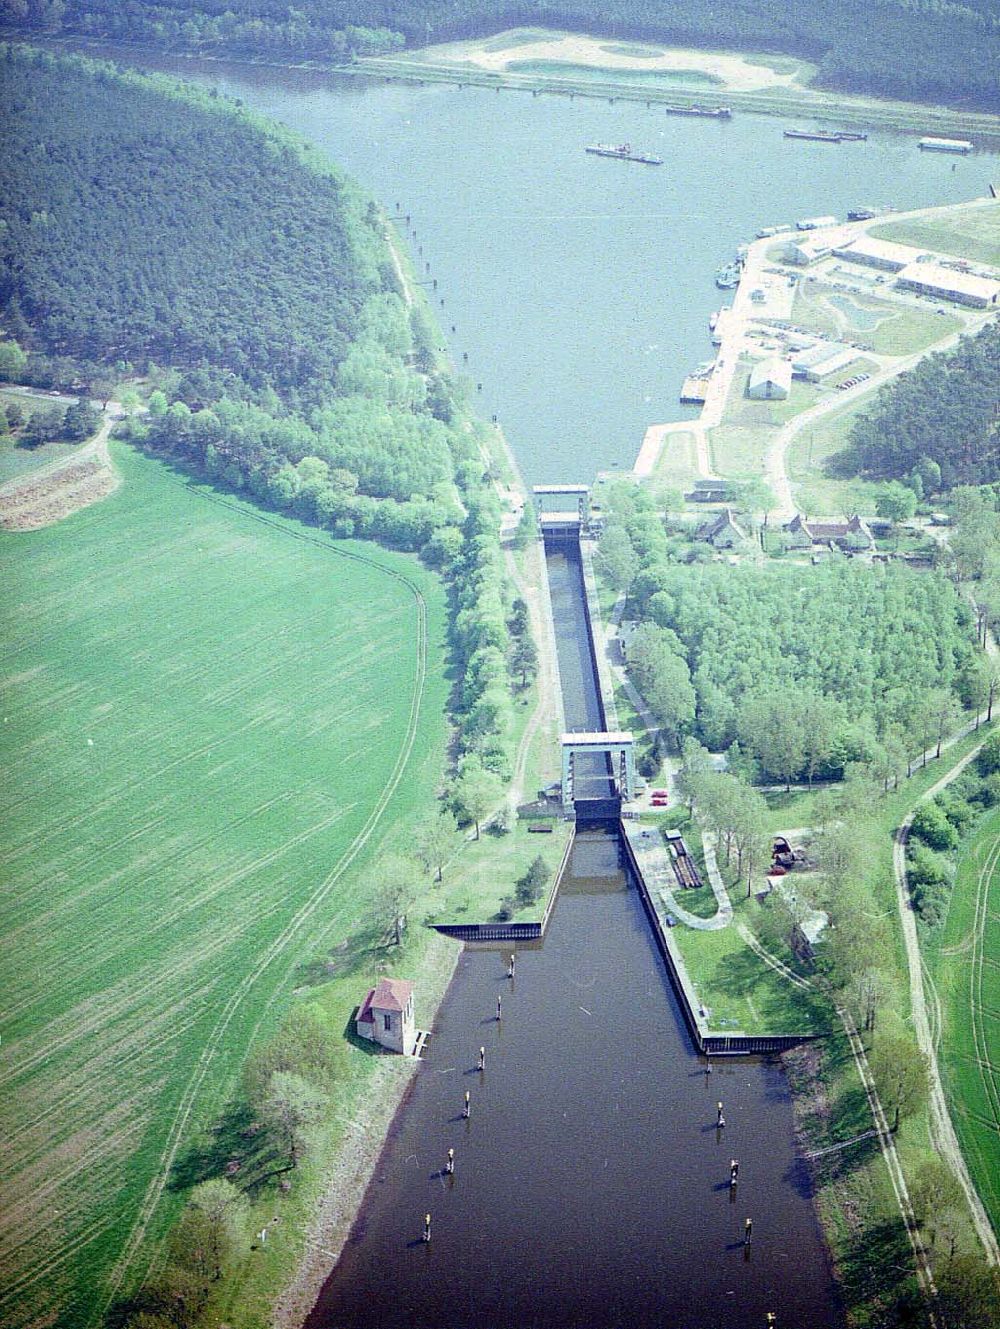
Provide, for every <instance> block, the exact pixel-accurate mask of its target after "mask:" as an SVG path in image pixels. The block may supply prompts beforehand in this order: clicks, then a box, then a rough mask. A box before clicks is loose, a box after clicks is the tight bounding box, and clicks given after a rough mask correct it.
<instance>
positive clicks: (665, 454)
mask: <svg viewBox="0 0 1000 1329" xmlns="http://www.w3.org/2000/svg"><path fill="white" fill-rule="evenodd" d="M697 477H698V459H697V456H696V455H695V441H694V435H693V434H692V433H691V431H690V430H689V429H675V430H672V431H671V432H670V433H669V434H667V435H665V436H664V439H663V447H662V448H661V450H660V456H659V458H658V460H657V463H656V469H655V470H654V472H653V476H652V484H653V486H654V487H655V486H657V485H661V486H666V487H669V488H675V489H686V488H687V487H688V485H690V484H691V483H692V481H694V480H696V479H697Z"/></svg>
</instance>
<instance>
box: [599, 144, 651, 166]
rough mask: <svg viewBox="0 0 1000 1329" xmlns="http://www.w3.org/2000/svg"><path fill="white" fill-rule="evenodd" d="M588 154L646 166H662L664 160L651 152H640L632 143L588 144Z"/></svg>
mask: <svg viewBox="0 0 1000 1329" xmlns="http://www.w3.org/2000/svg"><path fill="white" fill-rule="evenodd" d="M586 150H587V152H590V153H592V154H593V155H594V156H595V157H614V158H615V159H616V160H617V161H622V162H642V163H643V164H644V165H646V166H662V165H663V158H662V157H656V156H654V155H653V153H651V152H639V151H638V150H636V149H633V147H632V144H631V143H617V144H616V143H588V144H587V149H586Z"/></svg>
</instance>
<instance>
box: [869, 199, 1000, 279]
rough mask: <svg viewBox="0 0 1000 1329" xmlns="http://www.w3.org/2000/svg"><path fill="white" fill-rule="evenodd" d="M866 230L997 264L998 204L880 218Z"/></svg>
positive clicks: (999, 259) (999, 250) (999, 245)
mask: <svg viewBox="0 0 1000 1329" xmlns="http://www.w3.org/2000/svg"><path fill="white" fill-rule="evenodd" d="M870 234H871V235H873V236H876V237H877V238H878V239H880V240H890V241H894V242H896V243H898V244H903V245H914V246H915V247H916V248H918V249H932V250H937V251H938V252H939V253H943V254H952V255H954V256H955V257H956V258H967V259H970V260H971V261H972V262H975V263H989V264H992V265H993V266H994V267H996V266H998V265H1000V204H998V205H996V206H993V207H989V208H975V209H971V208H970V209H969V211H968V212H961V213H957V214H956V213H952V214H951V215H949V216H945V217H937V218H935V217H923V218H915V219H914V220H913V221H890V222H884V223H883V224H882V225H880V226H876V227H875V228H874V229H873V230H872V231H871V232H870Z"/></svg>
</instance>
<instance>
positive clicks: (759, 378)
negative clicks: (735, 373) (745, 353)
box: [747, 356, 792, 401]
mask: <svg viewBox="0 0 1000 1329" xmlns="http://www.w3.org/2000/svg"><path fill="white" fill-rule="evenodd" d="M791 389H792V362H791V361H790V360H783V359H781V358H780V357H779V356H774V357H773V358H772V359H770V360H761V361H760V363H759V364H756V365H754V367H753V369H752V370H751V371H750V380H749V382H748V383H747V396H748V397H752V398H753V399H754V400H755V401H783V400H784V399H785V398H786V397H787V396H788V394H789V392H790V391H791Z"/></svg>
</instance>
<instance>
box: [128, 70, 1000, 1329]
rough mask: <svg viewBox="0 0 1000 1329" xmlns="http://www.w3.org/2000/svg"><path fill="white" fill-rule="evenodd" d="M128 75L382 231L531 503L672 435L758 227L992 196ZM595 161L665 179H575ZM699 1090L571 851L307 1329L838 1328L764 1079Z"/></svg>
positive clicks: (454, 103)
mask: <svg viewBox="0 0 1000 1329" xmlns="http://www.w3.org/2000/svg"><path fill="white" fill-rule="evenodd" d="M150 63H152V62H150ZM156 63H157V65H158V67H160V68H168V69H174V70H177V71H178V72H182V73H183V74H184V75H185V76H187V77H191V78H194V79H196V80H197V81H199V82H202V83H205V84H209V85H212V86H217V87H218V88H220V90H223V91H225V92H227V93H229V94H231V95H233V96H237V97H240V98H242V99H243V100H244V101H245V102H246V103H247V104H248V105H250V106H252V107H253V108H254V109H255V110H258V111H262V112H264V113H266V114H268V115H270V116H272V117H274V118H276V119H278V120H280V121H283V122H284V123H286V124H288V125H291V126H292V127H294V128H296V129H298V130H300V131H301V132H302V133H304V134H305V135H306V136H307V137H309V138H310V139H312V140H313V141H314V142H316V143H318V144H319V145H321V146H322V147H323V148H325V149H327V150H329V152H330V154H331V155H332V156H333V157H334V158H336V159H337V160H338V161H339V162H341V163H342V164H343V165H344V166H345V167H346V168H347V169H348V170H349V171H350V172H351V173H352V174H353V175H355V176H356V177H357V178H358V179H359V180H360V181H361V182H362V183H363V184H364V185H365V186H366V187H367V188H368V189H369V190H371V191H372V192H373V193H374V194H376V195H377V196H378V197H379V199H380V200H381V201H382V202H383V204H384V206H385V208H386V210H387V212H388V213H390V214H396V213H397V211H398V212H399V214H400V215H401V216H402V215H405V214H407V213H408V214H409V215H410V218H411V225H410V228H409V230H408V231H407V234H409V235H410V239H411V248H412V252H413V257H414V261H415V263H416V265H417V266H418V268H419V270H420V273H421V275H422V276H426V277H427V279H428V280H433V279H436V280H437V282H438V287H437V290H436V291H435V292H434V293H433V298H434V300H435V301H436V302H438V303H437V308H438V315H439V318H440V319H441V322H442V324H443V326H444V329H445V333H446V335H448V336H449V337H450V342H451V347H452V351H453V354H454V357H455V360H456V362H457V363H462V362H463V361H462V356H463V353H464V354H466V355H467V356H468V371H469V373H470V374H471V375H472V377H473V380H474V382H477V383H479V384H481V389H480V391H479V394H477V395H478V396H479V404H480V407H481V409H482V411H483V412H484V413H485V414H487V415H489V414H492V413H496V414H497V415H498V416H499V418H500V420H501V422H502V423H503V425H504V428H505V432H506V434H507V437H508V438H509V440H510V441H511V443H512V445H513V447H514V450H515V452H516V454H517V457H518V460H519V462H520V463H521V466H522V468H523V470H524V472H525V474H526V476H527V478H528V479H529V481H532V482H536V483H537V482H560V481H576V480H584V481H585V480H589V479H590V478H592V476H593V475H594V473H595V472H596V471H597V470H599V469H602V468H605V467H608V466H612V465H615V464H630V463H631V460H632V457H633V456H634V453H635V451H636V449H637V447H638V444H639V442H640V440H641V437H642V433H643V431H644V429H645V427H646V425H647V424H649V423H651V422H654V421H664V420H670V419H677V418H681V417H682V416H683V414H684V412H683V411H682V408H680V407H678V406H677V405H676V396H677V391H678V388H679V384H680V381H681V378H682V377H683V375H684V373H685V372H686V371H687V370H688V369H689V368H690V367H691V366H692V365H693V364H694V363H695V362H696V361H698V360H700V359H702V358H703V357H704V356H705V355H706V354H707V353H708V351H709V347H708V342H707V334H706V319H707V315H708V313H709V312H710V310H711V309H713V308H714V307H716V306H717V305H718V303H719V299H720V297H719V293H718V292H716V290H715V288H714V286H713V281H712V278H713V274H714V271H715V268H716V267H717V266H718V264H719V263H720V262H722V261H723V260H725V259H727V258H728V257H730V256H731V255H732V253H733V251H734V250H735V247H736V245H737V244H738V243H739V242H741V241H743V240H746V239H748V238H750V237H751V236H752V235H753V233H754V232H755V231H756V230H757V229H758V228H759V227H762V226H765V225H775V224H777V223H779V222H783V221H790V220H794V219H795V218H797V217H802V216H805V215H813V214H822V213H830V212H832V213H836V214H838V215H841V216H842V215H844V214H845V213H846V210H847V209H848V208H849V207H852V206H857V205H884V204H892V205H894V206H895V207H897V208H904V207H916V206H922V205H930V204H935V203H944V202H950V201H959V200H961V199H964V198H968V197H972V196H975V195H978V194H982V193H984V192H985V190H986V186H987V183H988V181H989V179H990V176H991V174H993V175H995V173H996V169H995V168H996V159H995V158H994V157H992V156H989V157H987V156H983V155H980V154H975V155H973V156H971V157H968V158H958V159H955V158H948V157H939V156H933V155H931V156H928V155H926V154H921V153H920V152H919V151H918V149H917V146H916V139H915V137H906V136H902V135H893V134H889V133H878V134H873V135H871V137H870V138H869V140H868V141H867V142H866V143H861V144H844V145H839V146H833V145H829V144H822V143H816V144H811V143H805V142H795V141H788V140H785V139H783V138H782V133H781V131H782V128H783V127H784V124H785V123H787V122H782V121H778V120H774V119H769V118H767V117H761V116H749V115H745V116H742V115H741V116H737V117H735V118H734V119H733V121H732V122H730V123H728V124H726V123H717V122H712V121H705V122H700V121H697V120H688V119H672V118H670V117H667V116H666V115H665V114H664V113H663V112H662V111H660V112H657V111H656V110H655V109H651V108H646V107H645V106H643V105H637V104H634V103H618V104H616V105H609V104H607V103H605V102H599V101H592V100H588V99H583V98H577V99H575V100H574V101H572V102H571V101H569V100H566V99H562V98H559V99H557V98H551V97H538V98H532V97H530V96H525V95H524V94H513V93H500V94H496V93H493V92H490V91H485V90H479V89H463V90H460V89H458V88H457V87H425V88H420V87H416V86H413V85H401V84H393V85H384V84H366V83H364V82H362V81H360V80H354V79H350V78H341V79H336V78H332V77H330V76H327V75H322V74H315V73H305V72H299V71H278V70H270V69H268V70H262V69H254V68H250V67H243V66H227V65H223V64H217V63H212V64H206V65H199V64H198V63H197V62H193V61H188V60H178V61H174V62H171V61H169V60H159V61H158V62H156ZM594 139H601V140H613V141H621V140H624V139H630V140H631V141H632V142H633V144H635V145H637V146H641V147H643V148H648V149H650V150H652V151H655V152H656V153H658V154H660V155H661V156H663V157H664V158H665V159H666V164H665V165H664V166H663V167H659V168H657V167H644V166H641V165H634V164H627V163H622V162H616V161H609V160H602V159H598V158H594V157H590V156H587V155H585V154H584V152H583V147H584V145H585V144H586V143H587V142H590V141H592V140H594ZM248 205H249V206H252V200H251V201H248ZM403 229H404V231H406V228H405V227H404V228H403ZM414 230H415V232H416V234H415V236H413V235H412V232H413V231H414ZM427 264H429V265H430V270H429V272H427V271H426V270H425V265H427ZM442 300H443V302H444V303H443V305H442V304H441V303H440V302H441V301H442ZM452 327H454V332H451V331H450V330H451V329H452ZM550 576H551V579H552V586H553V602H554V606H555V617H556V632H557V645H558V649H559V653H560V662H561V669H562V674H563V685H564V693H565V697H564V701H565V706H566V717H567V724H568V725H569V726H570V727H571V728H588V727H596V726H597V724H598V723H599V710H596V709H595V707H596V705H597V703H596V694H595V691H594V681H593V677H592V671H591V665H590V660H589V654H588V648H587V644H586V636H585V628H584V626H583V623H582V619H581V613H582V600H581V597H580V587H579V572H578V569H577V568H576V567H575V566H574V565H573V560H572V558H569V559H567V558H565V557H564V556H563V555H561V554H551V555H550ZM498 994H500V995H502V997H503V1020H502V1022H498V1021H497V1020H496V1018H495V1012H496V999H497V995H498ZM480 1045H483V1046H485V1048H486V1056H487V1062H486V1070H485V1071H484V1072H483V1073H479V1072H477V1070H476V1061H477V1052H478V1048H479V1046H480ZM705 1066H706V1064H705V1062H704V1061H703V1060H702V1059H700V1058H698V1057H697V1056H696V1055H695V1054H694V1052H693V1051H692V1048H691V1045H690V1042H689V1040H688V1038H687V1035H686V1032H685V1029H684V1025H683V1021H682V1019H681V1016H680V1012H679V1010H678V1008H677V1004H676V999H675V996H674V993H673V992H672V990H671V987H670V983H669V980H668V979H667V977H666V974H665V972H664V969H663V965H662V963H661V961H660V958H659V956H658V954H657V952H656V949H655V945H654V942H653V939H652V936H651V933H650V929H649V926H648V924H647V921H646V918H645V916H644V914H643V911H642V908H641V905H640V902H639V899H638V895H637V893H636V891H635V890H634V889H632V888H631V887H630V883H629V881H628V878H627V876H626V874H625V872H624V871H623V869H622V867H621V864H620V859H619V850H618V846H617V843H616V840H615V838H614V837H613V836H611V835H608V834H606V833H602V832H601V831H597V830H588V831H586V832H584V833H582V834H581V835H579V836H578V837H577V840H576V843H575V845H574V849H573V852H572V856H571V860H570V864H569V867H568V870H567V873H566V874H565V876H564V878H563V882H562V886H561V891H560V897H559V901H558V903H557V905H556V908H555V910H554V913H553V915H552V919H551V923H550V927H549V931H548V933H547V935H546V938H545V941H544V943H543V944H540V945H539V944H535V945H533V946H529V947H525V948H522V949H519V951H518V960H517V970H516V977H515V978H514V980H509V979H508V978H507V977H506V951H505V952H504V953H503V954H501V953H499V952H498V951H496V950H492V951H491V950H467V951H465V952H464V954H463V956H462V958H461V961H460V964H459V968H458V971H457V974H456V977H455V980H454V983H453V984H452V987H451V989H450V991H449V994H448V997H447V999H446V1001H445V1002H444V1004H443V1006H442V1008H441V1010H440V1011H439V1013H438V1017H437V1020H436V1023H435V1029H434V1037H433V1040H432V1042H431V1045H430V1051H429V1054H428V1056H427V1059H426V1062H425V1063H424V1064H423V1065H422V1066H421V1068H420V1071H419V1073H418V1075H417V1077H416V1080H415V1083H414V1087H413V1090H412V1093H411V1095H410V1097H409V1099H408V1102H407V1105H406V1107H405V1109H404V1110H403V1111H402V1112H401V1114H400V1116H399V1117H398V1119H397V1121H396V1123H395V1125H394V1127H393V1131H392V1135H391V1138H390V1140H389V1142H388V1144H387V1146H386V1149H385V1151H384V1152H383V1154H382V1157H381V1159H380V1162H379V1165H378V1169H377V1173H376V1176H375V1178H374V1180H373V1182H372V1184H371V1186H370V1188H369V1191H368V1194H367V1195H366V1197H365V1200H364V1203H363V1205H362V1207H361V1210H360V1213H359V1216H358V1220H357V1223H356V1225H355V1227H354V1230H353V1232H352V1235H351V1238H350V1240H349V1242H348V1245H347V1247H346V1249H345V1252H344V1255H343V1258H342V1259H341V1261H340V1263H339V1265H338V1266H337V1268H336V1270H335V1271H334V1272H333V1273H332V1275H331V1277H330V1279H329V1281H328V1282H327V1285H326V1287H325V1288H324V1290H323V1293H322V1296H321V1298H320V1301H319V1303H318V1305H317V1307H316V1309H315V1310H314V1312H313V1314H312V1315H311V1317H310V1319H309V1321H308V1325H309V1329H335V1327H336V1329H346V1327H347V1326H350V1327H351V1329H363V1327H365V1326H376V1325H381V1324H387V1323H394V1324H399V1325H401V1326H405V1329H424V1327H426V1329H432V1327H433V1329H440V1327H442V1326H447V1327H448V1329H466V1327H468V1329H484V1326H514V1325H517V1326H520V1327H521V1329H528V1326H538V1327H539V1329H563V1327H565V1329H570V1327H572V1329H577V1327H579V1329H583V1326H586V1327H587V1329H611V1327H612V1326H619V1325H620V1326H626V1325H627V1326H629V1329H645V1326H650V1329H652V1326H654V1325H655V1326H662V1325H665V1324H669V1325H674V1326H678V1329H684V1327H685V1326H686V1327H688V1329H716V1327H718V1329H722V1327H723V1326H726V1327H727V1329H728V1327H732V1329H737V1327H738V1329H743V1327H744V1326H752V1325H758V1324H760V1325H762V1324H763V1323H764V1320H765V1315H766V1312H768V1311H771V1310H773V1311H776V1312H778V1313H779V1317H780V1320H779V1322H780V1323H782V1324H798V1325H802V1324H809V1325H810V1326H811V1329H826V1327H827V1326H829V1327H830V1329H833V1326H839V1325H841V1324H842V1315H841V1311H840V1307H839V1303H838V1298H837V1294H836V1290H835V1288H834V1286H833V1283H832V1280H831V1274H830V1269H829V1265H828V1260H827V1256H826V1252H825V1249H824V1246H823V1242H822V1238H821V1234H820V1231H819V1227H818V1224H817V1220H816V1216H815V1213H814V1210H813V1206H812V1201H811V1198H810V1195H809V1188H808V1182H807V1177H806V1173H805V1168H804V1165H803V1164H802V1162H801V1160H799V1159H797V1157H796V1152H795V1147H794V1140H793V1125H792V1110H791V1103H790V1100H789V1094H788V1090H787V1086H786V1082H785V1079H784V1076H783V1074H782V1071H781V1069H780V1065H778V1064H777V1063H773V1064H772V1063H768V1062H763V1061H759V1060H750V1059H748V1060H741V1061H736V1062H728V1063H725V1064H722V1063H716V1064H715V1066H714V1070H713V1072H712V1073H711V1074H710V1075H709V1074H706V1069H705ZM466 1090H468V1091H469V1092H470V1096H471V1103H472V1115H471V1118H470V1119H469V1120H464V1119H463V1118H462V1115H461V1109H462V1102H463V1095H464V1093H465V1091H466ZM720 1099H721V1100H723V1102H724V1105H725V1117H726V1126H725V1129H724V1130H718V1129H717V1128H716V1125H715V1122H716V1103H717V1101H718V1100H720ZM449 1147H450V1148H454V1150H455V1154H456V1171H455V1175H454V1176H453V1177H448V1176H445V1175H444V1172H443V1168H444V1162H445V1158H446V1154H447V1150H448V1148H449ZM732 1156H736V1157H739V1159H740V1162H741V1171H740V1183H739V1187H738V1189H737V1190H736V1191H733V1190H731V1188H730V1186H729V1180H728V1179H729V1160H730V1157H732ZM427 1212H430V1213H431V1215H432V1232H433V1237H432V1240H431V1241H430V1242H429V1243H425V1242H424V1241H423V1240H422V1239H421V1235H422V1226H423V1215H424V1214H425V1213H427ZM747 1217H752V1219H753V1225H754V1226H753V1238H754V1239H753V1244H752V1245H751V1246H750V1247H749V1248H747V1247H745V1246H744V1244H743V1228H744V1220H745V1218H747Z"/></svg>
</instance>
